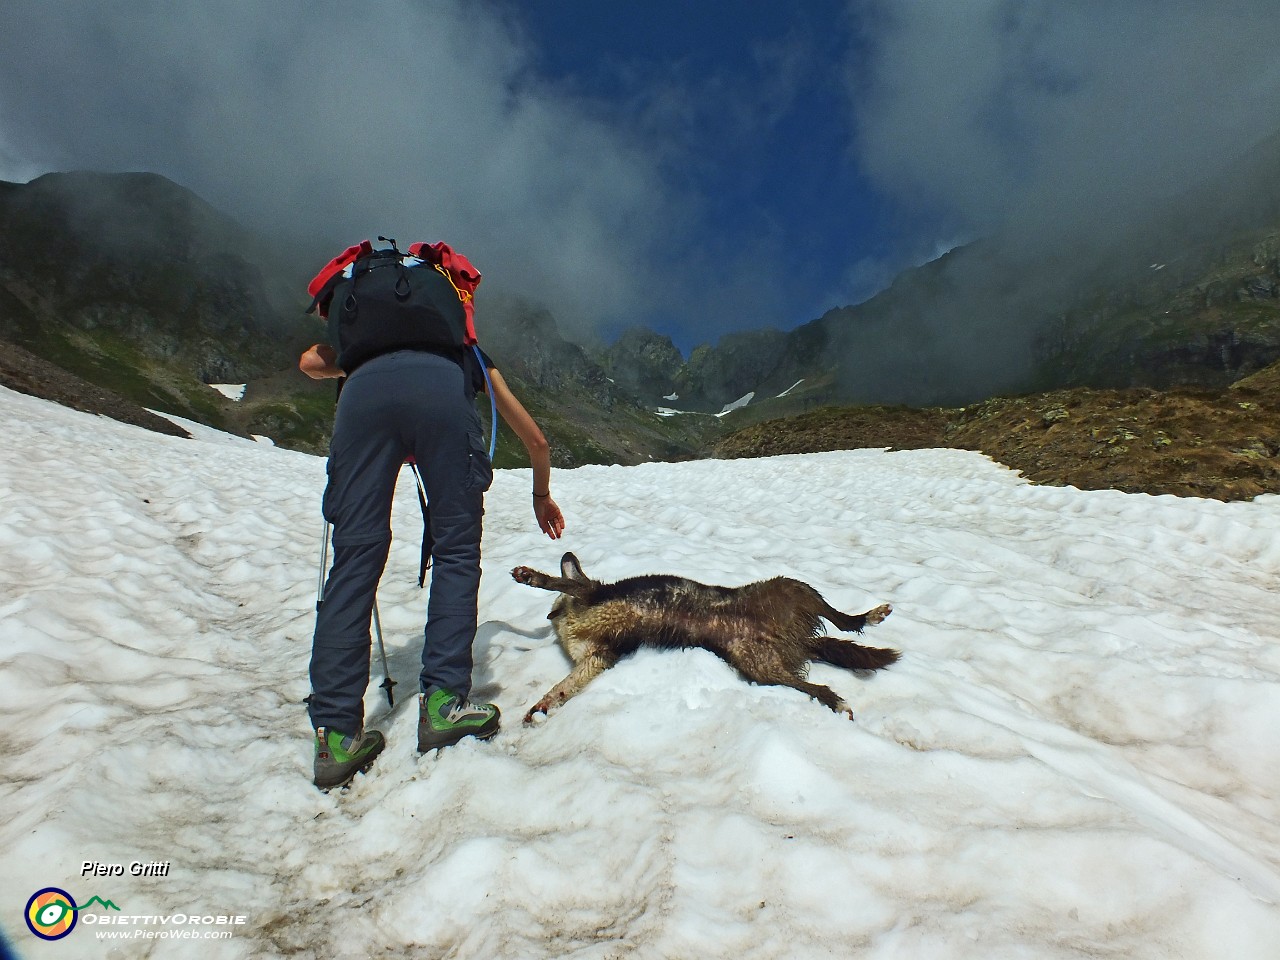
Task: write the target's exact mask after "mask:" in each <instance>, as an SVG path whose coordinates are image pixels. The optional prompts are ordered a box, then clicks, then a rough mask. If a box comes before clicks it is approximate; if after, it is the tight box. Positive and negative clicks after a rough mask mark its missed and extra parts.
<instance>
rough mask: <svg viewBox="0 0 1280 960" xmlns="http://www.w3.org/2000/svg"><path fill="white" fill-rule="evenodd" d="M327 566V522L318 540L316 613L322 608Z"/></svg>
mask: <svg viewBox="0 0 1280 960" xmlns="http://www.w3.org/2000/svg"><path fill="white" fill-rule="evenodd" d="M328 566H329V521H328V520H326V521H325V522H324V533H323V535H322V537H321V540H320V580H319V582H318V583H317V584H316V613H319V612H320V608H321V607H322V606H324V572H325V569H326V568H327V567H328Z"/></svg>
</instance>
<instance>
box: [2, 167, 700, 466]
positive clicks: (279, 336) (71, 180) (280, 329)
mask: <svg viewBox="0 0 1280 960" xmlns="http://www.w3.org/2000/svg"><path fill="white" fill-rule="evenodd" d="M333 253H334V251H320V250H317V249H314V248H313V246H312V245H310V244H309V243H306V242H299V241H292V240H289V239H287V234H286V235H283V236H281V237H279V238H266V237H263V236H261V235H259V234H256V233H254V232H252V231H250V230H247V229H245V228H243V227H242V226H240V225H239V224H237V223H236V222H235V221H233V220H231V219H230V218H228V217H226V216H225V215H223V214H222V213H220V212H219V211H218V210H216V209H215V208H213V207H212V206H210V205H209V204H207V203H205V202H204V201H203V200H202V199H200V198H199V197H198V196H196V195H195V194H194V193H192V192H191V191H189V190H187V189H185V188H183V187H181V186H179V185H178V184H175V183H173V182H172V181H169V180H167V179H165V178H164V177H161V176H157V175H154V174H103V173H83V172H82V173H70V174H47V175H45V176H43V177H40V178H38V179H36V180H33V181H32V182H31V183H28V184H12V183H0V341H2V340H8V341H9V342H10V343H12V344H15V345H17V347H18V348H21V349H25V350H27V351H29V352H30V353H31V354H34V355H35V356H37V357H39V358H40V359H42V360H43V361H45V362H47V363H50V364H53V365H54V370H56V371H60V372H56V373H55V372H50V370H49V368H41V370H44V372H43V373H41V372H40V370H36V369H34V367H35V365H34V364H31V363H26V364H23V363H18V362H14V363H9V364H7V365H6V366H5V367H4V368H3V369H0V381H2V382H5V383H8V384H9V385H10V386H12V387H15V388H17V389H21V390H25V391H27V392H33V393H37V394H39V395H42V396H47V397H50V398H52V399H58V400H59V401H60V402H69V400H70V396H69V393H76V392H77V391H76V388H74V387H73V386H71V385H72V384H73V383H74V380H73V379H71V378H72V377H79V378H82V380H83V381H85V385H84V386H83V387H82V388H80V390H79V399H80V401H81V406H82V407H84V406H85V404H91V405H90V406H88V407H87V408H88V409H95V410H99V411H101V412H104V413H107V415H109V416H113V417H116V418H122V419H125V420H127V421H129V422H135V423H138V422H147V416H148V415H147V414H146V411H145V410H144V409H142V408H144V407H145V408H153V409H158V410H162V411H165V412H168V413H174V414H178V415H180V416H183V417H186V418H189V419H192V420H196V421H198V422H201V423H205V424H208V425H211V426H216V427H218V428H220V429H225V430H230V431H232V432H237V433H240V434H244V435H247V434H256V435H263V436H266V437H269V438H270V439H272V440H273V441H275V442H277V443H279V444H280V445H282V446H287V447H290V448H294V449H300V450H306V451H309V452H313V453H321V452H324V451H325V449H326V447H327V443H328V434H329V430H330V426H331V423H332V412H333V405H334V388H333V385H332V384H331V383H314V382H312V381H310V380H308V379H307V378H306V377H304V376H303V375H302V374H301V373H299V371H298V370H297V367H296V363H297V356H298V354H299V352H300V351H301V350H302V349H304V348H305V347H306V346H307V345H309V344H311V343H312V342H315V341H316V340H319V339H322V338H323V336H324V334H323V325H322V324H320V323H318V322H317V321H316V319H315V318H314V317H307V316H305V315H304V313H303V310H304V308H305V307H306V304H307V298H306V295H305V290H306V282H307V280H308V279H309V277H310V274H311V272H312V270H313V269H314V268H315V267H316V266H318V265H319V264H321V263H323V262H325V261H326V260H327V259H328V258H329V257H330V256H331V255H332V254H333ZM480 313H481V318H482V319H481V330H482V333H483V335H484V345H485V347H486V349H488V350H489V352H490V354H491V355H492V356H494V358H495V359H496V360H498V362H499V365H500V366H501V367H502V369H503V370H504V372H505V373H507V374H508V379H509V380H510V381H511V382H512V384H513V385H514V386H515V388H516V389H517V391H518V393H519V394H520V396H521V397H522V399H523V400H524V401H525V402H526V404H527V405H528V406H529V408H530V410H531V411H532V412H533V413H534V415H535V416H536V417H538V419H539V422H540V423H541V424H542V426H543V429H544V431H545V432H546V433H547V434H548V436H549V437H550V438H551V439H552V448H553V450H554V455H553V459H554V462H555V463H556V465H557V466H574V465H577V464H581V463H613V462H622V463H637V462H641V461H645V460H650V459H683V458H687V457H689V456H692V455H693V453H694V451H695V450H696V449H699V448H700V446H701V441H700V439H699V436H700V434H699V431H700V429H702V428H704V427H705V425H703V424H699V423H698V422H695V421H689V420H683V421H668V420H664V419H662V418H659V417H657V416H655V415H654V414H653V412H652V411H651V410H647V409H644V408H642V407H640V406H637V405H636V404H635V403H634V402H633V400H632V398H631V397H630V395H629V394H628V393H627V392H625V391H623V390H621V389H620V388H618V387H617V386H615V385H614V384H613V383H612V382H610V380H609V378H608V377H606V376H605V375H604V373H603V372H602V371H601V370H600V369H599V367H598V366H597V365H596V364H595V363H594V361H592V360H591V359H589V358H588V357H587V356H586V355H585V353H584V352H583V351H582V349H581V348H580V347H577V346H575V345H573V344H571V343H569V342H567V341H566V340H565V339H564V338H563V337H562V336H561V335H560V332H559V330H558V328H557V326H556V322H555V319H554V318H553V317H552V316H551V315H550V314H549V313H548V312H547V311H545V310H541V309H539V308H536V307H534V306H531V305H528V304H525V303H521V302H518V301H514V300H510V299H506V300H504V299H500V298H496V299H494V300H493V302H490V301H489V300H488V299H487V298H486V297H485V295H483V294H482V297H481V300H480ZM9 352H10V353H11V354H12V353H16V351H15V350H10V351H9ZM213 383H224V384H239V383H244V384H246V385H247V386H246V389H245V390H244V393H243V398H242V399H241V400H239V401H233V400H231V399H228V398H227V397H225V396H223V395H222V394H220V393H218V392H216V391H215V390H212V389H210V386H209V385H210V384H213ZM104 390H105V391H108V392H107V393H106V394H103V393H102V391H104ZM73 405H74V404H73ZM168 426H169V425H168V424H167V423H166V427H168ZM503 434H504V436H503V439H502V441H501V442H500V443H499V448H498V455H497V462H498V463H499V465H502V466H514V465H519V464H521V463H524V462H526V461H527V457H526V455H525V452H524V449H523V447H522V446H521V445H520V443H519V441H518V440H517V439H516V438H515V436H514V435H513V434H511V433H510V432H509V431H506V430H505V429H504V431H503Z"/></svg>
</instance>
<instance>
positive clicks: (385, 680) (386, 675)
mask: <svg viewBox="0 0 1280 960" xmlns="http://www.w3.org/2000/svg"><path fill="white" fill-rule="evenodd" d="M373 632H374V633H376V634H377V635H378V653H380V654H381V655H382V683H380V684H378V686H380V687H382V689H383V690H385V691H386V692H387V704H388V706H392V707H394V706H395V705H396V698H395V696H394V695H393V694H392V693H391V688H392V687H394V686H395V685H396V682H395V681H394V680H392V679H391V668H390V667H388V666H387V648H386V646H385V645H383V643H382V617H380V616H379V615H378V597H377V595H376V594H375V595H374V598H373Z"/></svg>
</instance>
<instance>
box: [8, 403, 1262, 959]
mask: <svg viewBox="0 0 1280 960" xmlns="http://www.w3.org/2000/svg"><path fill="white" fill-rule="evenodd" d="M0 418H2V419H3V422H4V424H5V430H4V434H5V444H4V446H3V449H2V450H0V721H2V722H3V729H4V731H5V737H4V741H5V746H4V748H3V751H0V798H2V800H3V809H4V811H5V816H4V817H3V818H0V820H2V821H3V822H2V823H0V927H3V930H4V932H5V935H6V936H7V938H8V940H9V941H10V943H11V945H12V947H13V948H14V949H15V950H16V951H17V952H18V954H19V955H20V956H24V957H44V956H53V955H54V954H55V953H56V954H57V955H58V956H59V957H64V958H65V957H89V958H108V957H109V958H115V957H200V958H205V957H214V958H223V957H225V958H233V957H277V956H282V955H288V956H294V957H317V958H322V957H352V958H368V957H415V958H416V957H455V958H486V960H490V958H513V960H514V958H522V960H523V958H561V957H569V958H581V960H605V958H627V957H635V958H655V960H658V958H719V957H725V958H730V957H732V958H784V957H785V958H811V957H812V958H821V957H832V958H850V957H859V958H861V957H865V958H877V960H878V958H928V960H938V958H943V960H945V958H1036V960H1046V958H1076V957H1125V958H1232V960H1255V958H1256V960H1269V958H1274V957H1277V956H1280V946H1277V945H1278V944H1280V906H1278V904H1280V763H1278V762H1277V752H1278V751H1280V643H1278V642H1277V640H1278V639H1280V590H1278V589H1277V588H1278V587H1280V537H1278V536H1277V534H1278V533H1280V497H1262V498H1259V499H1258V500H1257V501H1254V502H1252V503H1235V504H1223V503H1218V502H1214V501H1203V500H1187V499H1175V498H1172V497H1147V496H1134V495H1127V494H1121V493H1117V492H1108V491H1102V492H1081V491H1078V490H1075V489H1069V488H1068V489H1061V488H1051V487H1036V486H1032V485H1029V484H1028V483H1026V482H1025V481H1023V480H1022V479H1021V478H1019V477H1018V476H1017V475H1016V474H1014V473H1012V472H1011V471H1009V470H1007V469H1005V468H1003V467H1001V466H999V465H997V464H994V463H992V462H991V461H989V460H987V459H985V458H984V457H982V456H980V455H978V454H975V453H969V452H962V451H952V450H923V451H911V452H898V453H886V452H882V451H878V450H860V451H851V452H843V453H831V454H820V455H810V456H791V457H780V458H774V459H767V460H743V461H701V462H695V463H684V464H651V465H647V466H639V467H584V468H581V469H577V470H571V471H556V472H555V474H554V477H553V492H554V494H555V496H556V499H557V501H558V502H559V503H560V505H561V507H562V508H563V509H564V512H565V515H566V518H567V521H568V530H567V532H566V537H565V539H564V541H563V542H562V543H552V542H551V541H548V540H547V539H546V538H545V537H543V536H542V535H541V534H539V533H538V531H537V529H536V527H535V524H534V521H533V517H532V512H531V510H530V509H529V474H528V471H518V470H517V471H498V474H497V477H496V479H495V482H494V486H493V489H492V491H491V492H490V494H489V498H488V514H487V516H486V531H485V544H484V565H485V577H484V581H483V585H482V588H481V597H480V611H481V617H480V619H481V627H480V632H479V636H478V639H477V643H476V664H477V665H476V689H475V691H474V693H475V695H476V696H477V697H479V698H484V699H492V700H494V701H495V702H497V703H498V704H499V705H500V706H501V707H502V709H503V711H504V720H505V726H504V729H503V731H502V732H501V733H500V734H499V735H498V737H496V738H495V739H494V740H492V741H490V742H489V743H487V744H478V743H466V742H464V743H463V744H460V745H459V746H457V747H454V748H451V749H449V750H446V751H443V752H441V753H440V754H439V755H431V756H428V757H424V758H421V759H420V758H419V757H418V756H417V753H416V741H415V733H414V731H415V724H416V705H415V698H414V696H413V694H414V693H415V689H414V685H415V683H416V676H417V670H418V656H419V650H420V644H421V628H422V616H423V612H424V610H425V604H426V598H425V595H424V594H422V593H420V592H419V591H418V590H417V587H416V582H415V581H416V574H417V552H418V537H419V534H420V527H421V521H420V518H419V515H418V511H417V504H416V501H415V499H414V493H413V485H412V483H411V482H410V478H409V477H408V476H406V477H405V478H404V480H403V481H402V483H401V485H400V490H399V499H398V501H397V508H396V515H395V518H394V528H395V531H396V536H397V539H396V542H395V544H394V545H393V548H392V557H391V561H390V563H389V565H388V568H387V574H386V576H385V578H384V580H383V585H382V590H381V592H380V594H379V604H380V608H381V612H382V620H383V625H384V628H385V633H386V639H387V646H388V653H389V655H390V658H391V665H392V672H393V674H394V676H395V678H396V679H397V680H398V681H399V686H397V687H396V693H397V694H398V698H397V701H396V706H395V708H394V709H392V710H388V708H387V704H386V700H385V697H384V695H383V692H382V691H381V690H380V689H379V688H378V686H377V684H378V683H379V682H380V681H381V679H382V676H381V671H380V667H379V665H378V664H377V663H376V662H375V665H374V670H373V679H372V683H371V684H370V690H369V694H368V696H367V700H366V703H367V710H368V714H369V718H370V723H371V725H374V726H377V727H379V728H381V729H383V730H385V731H386V732H387V734H388V739H389V745H388V748H387V751H386V753H385V754H384V755H383V756H382V757H381V758H380V759H379V760H378V762H377V763H376V764H375V765H374V767H373V769H372V770H371V771H370V773H369V774H368V775H366V776H363V777H359V778H357V779H356V781H355V783H354V785H353V786H352V787H351V789H350V790H348V791H347V792H345V793H336V792H335V793H333V794H329V795H325V794H322V793H320V792H319V791H317V790H316V789H315V788H314V787H313V786H312V785H311V781H310V778H311V735H310V730H309V729H308V725H307V717H306V713H305V708H304V707H303V705H302V699H303V698H304V697H305V696H306V695H307V692H308V682H307V662H308V656H309V644H310V632H311V628H312V620H313V611H314V601H315V591H316V580H317V565H318V561H319V547H320V534H321V529H322V522H321V518H320V515H319V501H320V493H321V490H322V488H323V484H324V461H323V460H322V459H320V458H316V457H311V456H306V455H303V454H299V453H293V452H289V451H285V450H281V449H278V448H273V447H270V446H266V445H262V444H256V443H254V442H252V441H248V440H240V439H237V438H234V437H228V436H225V435H221V434H217V433H215V432H214V431H211V430H207V429H204V428H199V427H194V426H193V427H191V429H192V430H193V431H194V432H195V433H196V434H197V436H196V439H194V440H181V439H177V438H171V437H164V436H160V435H157V434H152V433H149V432H146V431H144V430H141V429H137V428H134V427H129V426H124V425H121V424H117V423H115V422H114V421H110V420H106V419H101V418H95V417H92V416H89V415H86V414H81V413H77V412H74V411H70V410H67V409H64V408H61V407H58V406H56V405H54V404H51V403H47V402H45V401H41V400H37V399H34V398H31V397H27V396H23V395H19V394H16V393H12V392H9V391H7V390H3V389H0ZM565 549H569V550H573V551H574V552H575V553H577V555H578V556H579V557H580V559H581V560H582V563H583V565H584V567H585V568H586V570H587V572H588V573H589V574H591V575H592V576H595V577H597V578H599V579H606V580H612V579H617V578H620V577H624V576H630V575H633V574H641V573H659V572H660V573H675V574H683V575H686V576H691V577H694V578H695V579H699V580H702V581H704V582H709V583H722V584H740V583H745V582H748V581H750V580H754V579H759V578H763V577H768V576H773V575H778V574H785V575H789V576H794V577H797V578H799V579H803V580H806V581H808V582H809V583H811V584H813V585H814V586H815V587H817V588H818V589H819V590H820V591H821V592H822V593H823V594H824V595H825V596H826V598H827V599H828V600H829V601H831V603H832V604H833V605H835V606H836V607H839V608H841V609H843V610H846V611H849V612H854V613H856V612H860V611H862V610H866V609H868V608H869V607H872V606H874V605H876V604H879V603H882V602H890V603H892V604H893V605H894V607H895V611H894V614H893V615H892V616H891V617H890V618H889V619H888V620H887V621H885V622H884V623H883V624H881V625H879V626H876V627H873V628H870V629H869V630H868V631H867V634H866V639H867V642H869V643H871V644H873V645H877V646H892V647H896V648H898V649H900V650H902V651H903V659H902V661H901V662H900V663H898V664H896V665H894V666H893V667H891V668H889V669H888V670H885V671H882V672H880V673H878V674H876V675H874V676H869V677H860V676H855V675H854V674H852V673H848V672H845V671H841V670H838V669H836V668H833V667H828V666H822V665H820V666H816V667H814V669H813V676H814V678H815V679H816V680H817V681H818V682H821V683H825V684H828V685H830V686H832V687H833V688H834V689H835V690H836V691H837V693H839V694H841V695H842V696H844V697H845V698H846V699H847V700H848V701H849V702H850V703H851V704H852V705H853V707H854V710H855V712H856V714H857V719H856V721H855V722H853V723H850V722H849V721H848V720H847V719H845V718H843V717H841V716H838V715H836V714H833V713H831V712H830V711H828V710H826V709H825V708H823V707H822V706H820V705H819V704H817V703H816V702H814V701H812V700H809V699H808V698H806V697H804V696H803V695H802V694H800V693H798V692H796V691H793V690H788V689H782V688H768V687H757V686H752V685H749V684H747V683H745V682H743V681H742V680H740V679H739V678H738V677H737V675H736V674H735V673H734V672H733V671H732V670H731V669H730V668H729V667H728V666H727V665H725V664H724V663H722V662H721V661H719V660H717V659H716V658H715V657H713V656H712V655H711V654H709V653H706V652H703V651H697V650H694V651H683V652H646V651H642V652H641V653H640V654H638V655H636V656H635V657H633V658H631V659H629V660H626V661H623V662H622V663H621V664H619V665H618V666H617V667H616V668H614V669H613V670H610V671H607V672H606V673H605V674H604V675H603V676H601V677H600V678H599V679H597V680H596V681H595V682H593V683H592V684H591V685H590V686H589V687H588V688H587V689H586V690H585V691H583V693H581V694H580V695H579V696H578V697H576V698H575V699H574V700H572V701H570V702H569V703H568V704H567V705H565V706H564V707H563V708H562V709H561V710H559V711H557V712H555V713H553V714H551V716H550V717H549V718H548V719H547V720H546V721H545V722H543V723H539V724H536V725H533V726H529V727H525V726H522V725H521V723H520V718H521V716H522V715H523V713H524V711H525V710H526V709H527V708H528V707H529V706H530V705H531V704H532V703H533V702H534V701H536V700H537V699H538V697H539V696H541V695H542V693H544V692H545V691H546V690H547V689H548V688H549V687H550V686H551V685H552V684H553V683H555V682H556V681H558V680H559V679H560V678H561V677H563V676H564V674H565V673H566V672H567V671H568V661H567V658H566V657H565V656H564V655H563V654H562V653H561V652H560V651H559V649H558V648H557V647H556V646H555V643H554V639H553V637H552V635H551V632H550V625H549V624H548V623H547V621H546V613H547V610H548V609H549V606H550V602H551V599H552V596H551V595H550V594H548V593H545V592H543V591H539V590H532V589H529V588H527V587H524V586H521V585H519V584H516V583H515V582H513V581H512V580H511V578H510V577H509V575H508V571H509V570H510V568H511V567H513V566H515V565H517V564H528V565H530V566H533V567H536V568H539V569H542V570H548V571H550V570H553V569H554V568H555V567H556V566H557V564H558V561H559V557H560V554H561V552H562V551H563V550H565ZM135 862H138V863H151V862H158V863H166V864H168V865H169V866H168V868H167V875H165V876H151V877H135V876H130V875H129V874H128V870H129V866H130V865H131V864H133V863H135ZM86 863H91V864H92V863H100V864H104V865H121V866H122V867H123V868H124V871H125V875H124V876H101V875H100V876H94V875H92V873H91V874H90V875H87V876H86V875H83V873H84V865H85V864H86ZM47 887H57V888H60V889H62V890H65V891H67V892H68V893H70V894H71V895H72V896H73V897H74V898H75V899H76V900H77V901H78V903H79V904H80V905H81V906H82V909H81V910H80V912H79V913H78V915H77V916H78V923H77V925H76V927H75V928H74V929H73V930H72V931H71V933H70V934H69V935H68V936H67V937H66V938H65V939H63V940H61V941H59V942H58V943H56V944H45V943H42V942H40V941H39V940H38V939H37V938H36V937H35V936H34V935H33V934H32V933H30V932H29V931H28V929H27V927H26V923H25V921H24V910H23V905H24V904H26V903H27V901H28V900H29V898H31V896H32V895H33V894H34V893H36V892H37V891H39V890H41V889H43V888H47ZM92 897H98V898H99V899H100V900H103V901H106V900H109V901H111V903H112V904H114V905H116V906H117V907H118V910H114V911H113V910H111V909H110V908H109V907H104V906H102V905H101V904H94V905H92V906H86V904H87V903H88V901H89V900H90V899H91V898H92ZM195 916H199V917H215V918H216V917H218V916H230V917H243V918H244V922H243V923H240V924H237V925H226V926H224V927H221V928H214V927H203V928H198V927H194V926H192V924H191V922H190V919H189V918H190V917H195ZM125 917H134V918H138V917H141V918H147V919H144V920H137V919H135V920H133V921H131V922H125V921H124V920H122V919H121V918H125ZM175 917H183V918H184V920H185V921H186V924H185V925H183V924H181V923H179V922H178V921H177V920H176V919H175ZM217 929H221V930H222V931H224V932H229V933H231V934H232V935H231V936H230V937H229V938H226V939H219V940H192V939H178V934H183V935H186V934H200V935H201V936H203V933H204V932H208V931H209V930H215V932H216V931H217ZM107 933H111V934H113V935H128V936H129V937H130V939H129V940H119V939H114V940H111V941H107V940H105V939H101V938H100V935H105V934H107ZM148 935H150V936H148Z"/></svg>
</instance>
